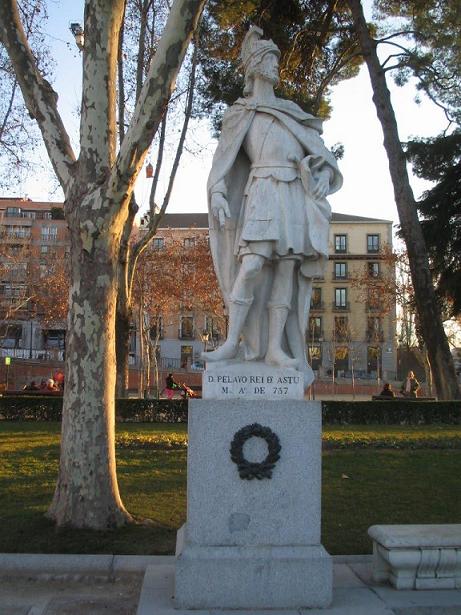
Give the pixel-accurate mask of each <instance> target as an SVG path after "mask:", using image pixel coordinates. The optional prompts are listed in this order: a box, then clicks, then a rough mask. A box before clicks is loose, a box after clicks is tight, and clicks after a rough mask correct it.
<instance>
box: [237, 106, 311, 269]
mask: <svg viewBox="0 0 461 615" xmlns="http://www.w3.org/2000/svg"><path fill="white" fill-rule="evenodd" d="M243 149H244V150H245V153H246V154H247V156H248V158H249V160H250V162H251V167H250V173H249V177H248V182H247V185H246V188H245V191H244V196H243V203H242V210H241V216H242V218H243V220H242V223H241V226H242V232H241V235H240V236H239V237H238V238H237V243H236V254H237V255H238V256H240V257H241V256H242V255H243V254H247V253H253V254H261V255H262V256H265V257H266V258H272V259H276V258H281V257H282V258H283V257H287V256H288V257H290V258H298V259H299V260H302V259H303V257H304V258H305V257H307V256H315V251H314V249H313V247H312V244H311V242H310V239H309V231H308V228H309V221H308V216H307V211H306V208H307V203H306V193H305V190H304V188H303V185H302V183H301V176H300V171H299V165H298V162H297V161H300V160H301V159H302V158H303V157H304V151H303V148H302V146H301V144H300V143H299V142H298V141H297V139H296V138H295V137H294V136H293V135H292V134H291V133H290V131H289V130H288V129H287V128H286V127H285V126H284V125H283V124H281V123H280V122H279V121H278V120H277V119H275V118H274V117H273V116H271V115H268V114H267V113H257V114H256V115H255V117H254V118H253V122H252V124H251V126H250V128H249V130H248V132H247V134H246V137H245V140H244V142H243ZM317 256H318V255H317Z"/></svg>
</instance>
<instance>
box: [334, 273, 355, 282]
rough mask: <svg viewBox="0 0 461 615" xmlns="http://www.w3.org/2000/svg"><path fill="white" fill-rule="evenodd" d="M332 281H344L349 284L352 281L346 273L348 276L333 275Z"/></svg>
mask: <svg viewBox="0 0 461 615" xmlns="http://www.w3.org/2000/svg"><path fill="white" fill-rule="evenodd" d="M331 279H332V280H335V281H341V280H343V281H344V282H347V281H348V280H350V279H351V276H350V275H349V274H348V273H346V275H336V273H333V274H332V276H331Z"/></svg>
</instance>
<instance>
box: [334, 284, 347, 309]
mask: <svg viewBox="0 0 461 615" xmlns="http://www.w3.org/2000/svg"><path fill="white" fill-rule="evenodd" d="M334 307H335V308H339V309H342V310H345V309H346V308H347V288H335V304H334Z"/></svg>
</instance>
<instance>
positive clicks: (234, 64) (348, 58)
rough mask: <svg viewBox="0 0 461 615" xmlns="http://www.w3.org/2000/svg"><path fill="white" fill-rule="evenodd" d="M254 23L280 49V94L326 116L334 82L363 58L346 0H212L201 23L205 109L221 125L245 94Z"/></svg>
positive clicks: (202, 107)
mask: <svg viewBox="0 0 461 615" xmlns="http://www.w3.org/2000/svg"><path fill="white" fill-rule="evenodd" d="M250 24H255V25H257V26H259V27H260V28H262V29H263V30H264V36H265V37H266V38H272V40H273V41H274V43H276V45H277V46H278V47H279V49H280V51H281V59H280V76H281V80H280V86H279V89H278V95H279V96H281V97H282V98H288V99H290V100H293V101H295V102H296V103H298V104H299V105H300V106H301V107H302V108H303V109H305V110H306V111H309V112H310V113H313V114H314V115H318V116H320V117H327V116H328V114H329V111H330V106H329V103H328V94H329V91H330V88H331V86H333V85H335V84H336V83H338V82H339V81H341V80H342V79H349V78H351V77H354V76H355V75H357V73H358V70H359V67H360V64H361V63H362V58H361V56H360V55H359V54H357V53H356V50H357V42H356V36H355V34H354V31H353V27H352V21H351V17H350V14H349V12H348V10H347V7H346V6H345V4H344V3H341V2H337V1H334V0H321V1H313V0H284V2H280V1H279V0H247V1H246V2H242V1H240V0H219V1H218V0H211V1H210V2H209V3H208V9H207V13H206V15H205V17H204V20H203V24H202V40H201V49H202V54H201V70H202V79H201V81H200V83H199V88H198V89H199V94H200V95H201V96H200V104H199V109H198V111H200V112H201V113H202V114H204V115H210V116H211V118H212V120H213V124H214V126H215V128H219V125H220V121H221V116H222V113H223V110H224V108H225V107H226V106H228V105H230V104H232V103H233V102H234V101H235V100H236V99H237V98H238V97H239V96H241V95H242V88H243V73H242V72H241V68H240V62H239V52H240V48H241V44H242V40H243V37H244V36H245V34H246V32H247V31H248V27H249V25H250Z"/></svg>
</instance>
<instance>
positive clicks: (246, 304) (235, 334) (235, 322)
mask: <svg viewBox="0 0 461 615" xmlns="http://www.w3.org/2000/svg"><path fill="white" fill-rule="evenodd" d="M252 301H253V299H242V300H233V301H230V302H229V329H228V333H227V340H226V341H225V342H224V344H223V345H222V346H220V347H219V348H217V349H216V350H213V351H211V352H202V355H201V356H202V359H204V360H205V361H210V362H211V361H225V360H228V359H234V358H235V357H236V356H237V353H238V349H239V343H240V334H241V332H242V329H243V325H244V324H245V319H246V317H247V314H248V310H249V309H250V305H251V303H252Z"/></svg>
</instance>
